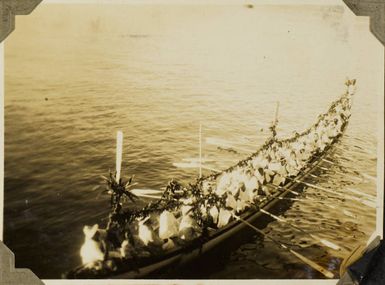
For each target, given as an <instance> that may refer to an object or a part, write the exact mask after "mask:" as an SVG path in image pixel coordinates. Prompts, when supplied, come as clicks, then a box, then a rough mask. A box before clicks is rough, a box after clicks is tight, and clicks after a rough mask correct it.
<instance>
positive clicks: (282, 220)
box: [260, 209, 341, 250]
mask: <svg viewBox="0 0 385 285" xmlns="http://www.w3.org/2000/svg"><path fill="white" fill-rule="evenodd" d="M260 212H262V213H264V214H265V215H268V216H270V217H272V218H273V219H275V220H277V221H279V222H281V223H285V224H287V225H289V226H290V227H292V228H293V229H295V230H298V231H300V232H301V233H303V234H306V235H308V236H310V237H311V238H313V239H314V240H316V241H317V242H320V243H322V244H323V245H325V246H327V247H330V248H332V249H334V250H341V248H340V247H339V246H338V245H336V244H334V243H332V242H330V241H328V240H326V239H323V238H320V237H319V236H317V235H315V234H312V233H309V232H306V231H304V230H303V229H301V228H299V227H297V226H295V225H293V224H291V223H289V222H288V221H287V220H286V219H284V218H281V217H277V216H276V215H273V214H272V213H270V212H268V211H266V210H264V209H260Z"/></svg>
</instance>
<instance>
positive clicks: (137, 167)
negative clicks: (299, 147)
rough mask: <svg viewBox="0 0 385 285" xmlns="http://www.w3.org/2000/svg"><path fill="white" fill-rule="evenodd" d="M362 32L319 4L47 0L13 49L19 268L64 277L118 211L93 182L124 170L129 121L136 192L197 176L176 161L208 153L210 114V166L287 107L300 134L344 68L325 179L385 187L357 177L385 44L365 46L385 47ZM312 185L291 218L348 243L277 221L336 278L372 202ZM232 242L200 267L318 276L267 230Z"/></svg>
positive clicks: (224, 163) (250, 140) (334, 93)
mask: <svg viewBox="0 0 385 285" xmlns="http://www.w3.org/2000/svg"><path fill="white" fill-rule="evenodd" d="M272 19H274V22H273V24H272ZM366 30H367V27H366V26H365V25H363V23H361V22H360V21H359V20H355V19H354V20H353V19H351V18H350V16H349V14H348V13H347V12H344V10H343V9H342V8H341V7H334V8H324V7H317V6H314V7H313V6H309V7H305V6H294V7H280V6H266V7H264V6H261V7H259V6H256V7H255V8H254V9H246V8H245V7H243V6H239V7H238V6H223V7H222V6H207V7H206V6H199V5H198V6H154V7H153V6H146V5H143V6H128V5H127V6H117V5H101V6H98V5H41V6H40V7H38V8H37V10H36V11H34V12H33V14H32V15H30V16H28V17H18V19H17V29H16V31H15V32H14V33H13V34H12V35H11V37H10V38H9V39H7V41H6V44H5V61H6V66H5V75H6V78H5V88H6V97H5V189H4V191H5V209H4V211H5V224H4V240H5V243H6V244H7V245H8V246H9V247H10V248H11V249H12V251H13V252H14V253H15V256H16V266H17V267H27V268H30V269H32V270H33V271H34V272H35V273H36V274H37V275H38V276H39V277H41V278H60V276H61V274H62V273H63V272H65V271H67V270H69V269H71V268H72V267H74V266H76V265H78V264H80V261H81V260H80V257H79V249H80V246H81V244H82V242H83V233H82V227H83V226H84V225H85V224H88V225H90V224H93V223H104V222H105V220H103V219H105V217H106V215H107V213H108V197H107V196H104V195H100V194H99V192H100V189H99V190H94V188H95V186H97V185H100V183H101V179H100V175H106V174H107V173H108V171H109V169H114V155H115V133H116V131H117V130H122V131H123V133H124V153H123V160H124V162H123V167H122V168H123V175H125V176H128V175H131V174H135V180H136V181H137V182H138V183H139V185H138V187H139V188H155V189H158V188H160V187H162V186H165V184H166V183H167V182H168V181H169V180H170V179H171V178H176V179H179V180H180V181H182V182H184V183H187V182H189V181H192V180H193V179H194V178H195V177H196V175H197V170H196V169H178V168H175V167H174V166H173V165H172V163H173V162H180V161H182V160H183V159H184V158H188V157H197V154H198V129H199V124H200V123H202V125H203V154H204V156H207V158H209V159H210V160H212V161H213V162H209V163H208V164H207V166H209V167H212V168H218V169H222V168H225V167H228V166H230V165H232V164H234V163H236V162H237V161H238V160H239V159H242V158H244V157H245V156H247V155H248V154H249V153H248V150H250V151H253V150H255V149H256V148H257V147H258V146H259V145H261V144H262V143H263V141H264V140H265V139H266V136H267V134H266V133H264V132H260V131H259V129H260V128H262V127H266V126H268V124H269V123H270V122H271V121H272V119H273V116H274V110H275V103H276V101H278V100H279V101H280V110H279V120H280V122H279V129H278V133H279V135H281V136H285V135H289V134H291V133H292V132H293V131H294V130H298V131H301V130H303V129H305V128H306V127H308V126H309V125H310V124H312V123H313V122H314V121H315V120H316V117H317V116H318V114H320V113H322V112H323V111H325V110H326V109H327V107H328V105H329V104H330V102H331V101H332V100H334V99H336V98H337V97H338V96H339V95H340V94H341V93H342V92H343V91H344V85H343V83H344V81H345V78H346V76H351V77H356V78H357V79H358V91H357V94H356V96H355V99H354V100H355V101H354V107H353V115H352V118H351V122H350V125H349V127H348V130H347V133H346V135H345V136H344V138H343V139H342V141H341V143H340V146H339V148H338V149H337V151H336V153H337V154H338V155H340V156H342V157H343V158H340V157H336V156H333V157H331V158H330V159H331V160H333V161H335V162H336V163H337V164H338V166H337V165H334V166H330V165H327V164H326V165H324V166H325V167H330V170H328V171H323V172H321V173H320V177H319V178H318V179H316V180H315V181H314V182H315V183H317V184H318V185H320V186H323V187H329V188H331V189H333V191H335V192H336V193H342V194H345V193H348V194H349V195H352V196H356V197H360V195H357V194H355V193H352V192H350V191H349V190H348V188H353V189H355V190H358V191H362V192H364V193H366V194H369V195H373V196H374V195H376V187H375V183H374V182H373V181H371V180H363V179H357V175H353V174H352V173H353V172H354V171H357V172H359V173H366V174H369V175H372V176H376V147H377V141H376V136H377V135H376V130H377V127H378V126H377V123H376V121H377V115H376V114H377V105H376V104H377V98H378V96H381V94H382V93H381V92H382V85H381V76H377V74H380V71H381V64H382V62H383V61H382V60H381V59H382V58H381V56H382V55H383V53H382V55H381V56H376V54H375V53H373V54H372V55H371V56H368V55H367V54H368V53H367V49H368V48H372V49H375V48H377V47H378V46H377V43H376V42H375V40H374V39H373V38H372V36H371V35H370V34H369V33H367V32H366ZM363 42H364V43H365V48H364V47H363V44H361V43H363ZM207 138H211V139H212V138H214V139H225V140H226V141H228V142H229V143H231V144H233V145H235V148H236V147H238V149H240V151H239V153H238V154H234V153H229V152H226V151H223V150H220V149H218V148H217V146H214V145H210V144H208V143H206V139H207ZM305 192H306V197H303V199H301V201H296V202H294V203H293V204H292V205H291V207H290V208H289V209H288V210H287V211H285V213H284V216H285V217H286V218H287V219H288V221H290V223H293V224H295V225H297V226H299V227H301V228H302V229H303V230H305V231H308V232H311V233H317V234H318V235H319V236H321V237H324V238H327V239H328V240H330V241H333V242H334V243H336V244H338V245H340V246H341V247H342V250H341V251H333V250H329V249H327V248H324V247H321V246H319V245H317V244H315V242H314V241H313V240H311V239H309V238H308V236H307V235H305V234H303V233H301V232H299V231H295V230H293V229H291V228H290V227H288V226H287V225H285V224H282V223H278V222H271V223H270V224H269V225H268V226H267V228H266V229H265V231H266V232H268V233H269V235H271V236H272V237H274V238H276V239H278V240H281V241H285V242H289V243H291V244H292V246H293V248H295V249H296V250H298V251H299V252H301V253H302V254H304V255H306V256H307V257H308V258H310V259H312V260H314V261H317V262H318V263H319V264H321V265H323V266H325V267H327V268H329V269H330V270H332V271H333V272H335V273H337V272H338V267H339V264H340V262H341V259H342V258H344V257H345V256H346V255H348V253H349V252H350V251H351V250H352V249H353V248H354V247H355V246H357V245H360V244H364V243H365V242H366V240H367V239H368V237H369V236H370V234H371V233H372V232H373V230H374V229H375V209H373V208H370V207H368V206H367V205H364V204H362V203H360V202H358V201H355V200H352V199H341V197H340V196H338V195H337V194H330V193H325V192H320V191H318V190H315V189H307V190H306V191H305ZM310 198H312V199H313V200H314V199H315V200H318V201H322V202H314V201H312V200H311V199H310ZM325 203H327V204H329V205H332V206H335V209H332V208H330V207H326V206H325ZM343 210H345V211H348V213H350V214H353V215H355V216H356V217H350V216H347V215H346V213H345V214H344V213H343ZM224 252H225V253H226V254H225V255H226V256H227V257H226V258H224V259H222V260H221V263H220V264H218V266H213V269H212V270H206V272H204V273H202V272H195V273H194V272H193V273H192V275H193V276H194V277H195V278H322V276H320V275H319V274H318V273H317V272H314V270H312V269H310V268H308V267H306V266H304V265H303V264H302V263H301V261H299V260H298V259H296V257H294V256H292V255H290V254H289V253H286V252H283V251H282V250H281V249H280V248H278V247H277V246H275V245H274V244H272V243H271V242H269V241H267V240H263V239H261V237H260V236H254V237H251V238H250V239H248V240H247V242H246V243H245V244H243V245H241V246H240V247H239V248H236V249H232V250H231V251H230V250H228V252H226V249H224ZM190 274H191V272H190ZM194 274H195V275H194ZM179 277H181V278H183V277H185V276H183V275H182V276H179Z"/></svg>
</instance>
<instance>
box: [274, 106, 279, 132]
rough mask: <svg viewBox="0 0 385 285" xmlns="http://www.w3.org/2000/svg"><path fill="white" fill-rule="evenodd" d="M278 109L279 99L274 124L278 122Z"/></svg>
mask: <svg viewBox="0 0 385 285" xmlns="http://www.w3.org/2000/svg"><path fill="white" fill-rule="evenodd" d="M278 111H279V101H277V106H276V107H275V118H274V126H275V125H277V122H278Z"/></svg>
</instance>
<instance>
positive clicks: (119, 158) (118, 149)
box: [116, 131, 123, 183]
mask: <svg viewBox="0 0 385 285" xmlns="http://www.w3.org/2000/svg"><path fill="white" fill-rule="evenodd" d="M122 153H123V133H122V131H118V132H117V133H116V182H118V183H119V180H120V171H121V167H122Z"/></svg>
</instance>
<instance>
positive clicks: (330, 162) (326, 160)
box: [320, 158, 377, 182]
mask: <svg viewBox="0 0 385 285" xmlns="http://www.w3.org/2000/svg"><path fill="white" fill-rule="evenodd" d="M322 161H325V162H327V163H329V164H332V165H336V166H338V167H340V168H342V167H343V166H341V165H339V164H338V163H335V162H333V161H330V160H328V159H325V158H322ZM320 168H321V167H320ZM321 169H324V170H330V169H328V168H326V167H325V168H321ZM335 172H336V173H338V174H343V175H344V174H345V173H339V172H338V171H335ZM347 172H348V173H352V174H353V173H354V174H358V175H360V176H362V177H364V178H366V179H369V180H372V181H374V182H376V181H377V178H376V177H374V176H371V175H369V174H366V173H358V172H357V173H356V172H353V171H347ZM353 177H354V176H353ZM357 179H358V178H357Z"/></svg>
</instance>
